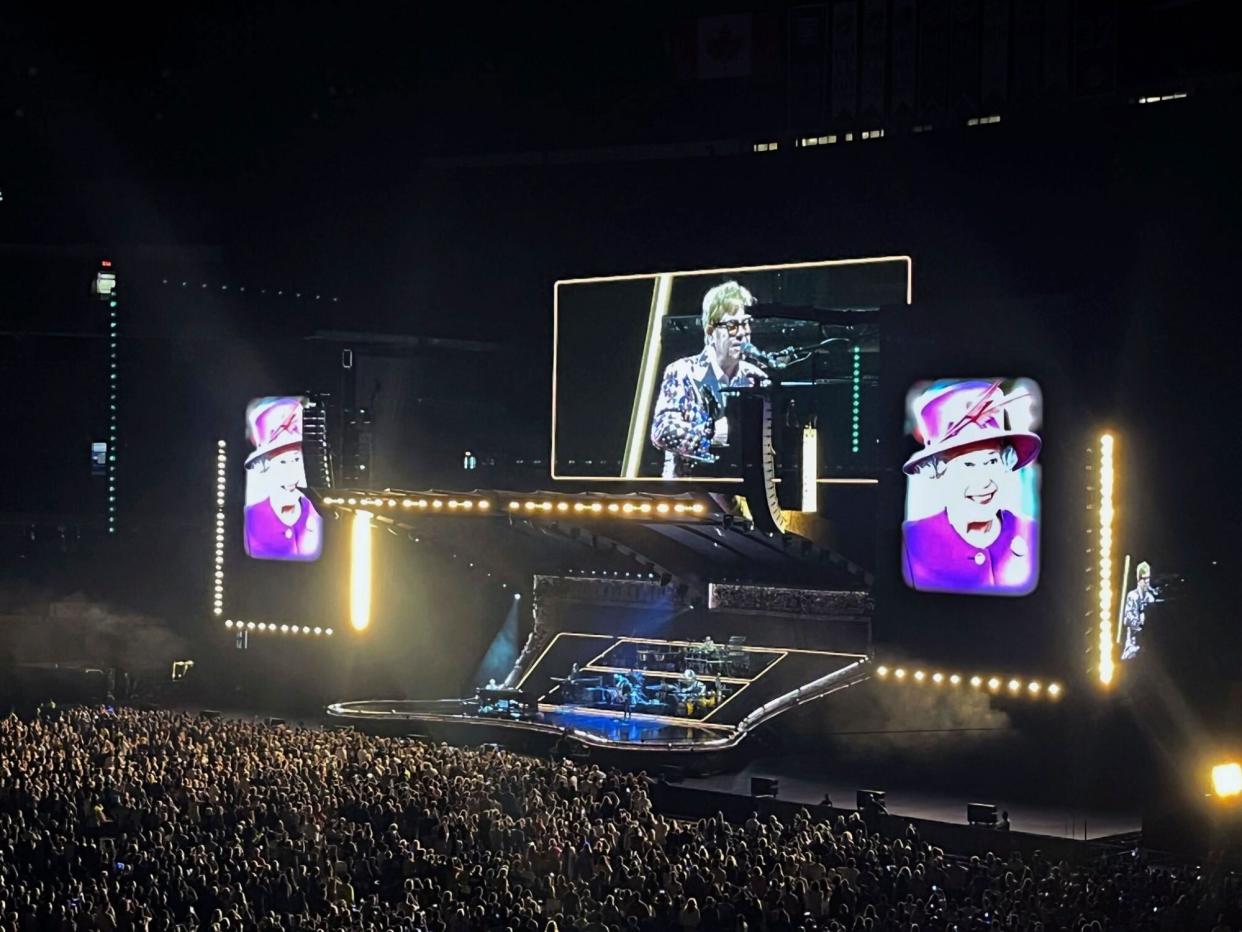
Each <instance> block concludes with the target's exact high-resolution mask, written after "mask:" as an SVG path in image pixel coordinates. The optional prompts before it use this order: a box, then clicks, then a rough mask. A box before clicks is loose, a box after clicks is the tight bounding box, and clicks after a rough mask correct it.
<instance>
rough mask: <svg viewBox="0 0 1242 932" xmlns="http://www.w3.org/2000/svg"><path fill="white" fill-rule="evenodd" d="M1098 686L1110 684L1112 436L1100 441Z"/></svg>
mask: <svg viewBox="0 0 1242 932" xmlns="http://www.w3.org/2000/svg"><path fill="white" fill-rule="evenodd" d="M1099 487H1100V512H1099V544H1100V567H1099V569H1100V576H1099V586H1098V588H1099V596H1100V623H1099V649H1100V665H1099V676H1100V683H1102V684H1103V685H1105V686H1108V685H1111V684H1112V682H1113V672H1114V666H1113V650H1114V647H1113V435H1112V434H1103V435H1101V437H1100V474H1099Z"/></svg>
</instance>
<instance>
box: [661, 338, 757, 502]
mask: <svg viewBox="0 0 1242 932" xmlns="http://www.w3.org/2000/svg"><path fill="white" fill-rule="evenodd" d="M767 381H768V377H767V375H766V374H765V373H764V371H763V370H762V369H760V368H759V367H758V366H756V365H754V364H752V363H749V362H746V361H745V360H743V361H742V362H740V363H739V364H738V367H737V372H735V373H734V374H733V378H732V379H729V380H728V381H727V382H726V381H722V380H721V379H720V378H719V377H718V376H717V375H716V370H715V368H714V367H713V366H712V362H711V357H710V356H709V354H708V350H707V348H706V347H705V348H704V349H703V352H701V353H699V354H698V355H697V356H686V357H684V358H683V359H678V360H675V361H674V362H671V363H669V365H668V367H667V368H666V369H665V370H664V379H663V381H662V382H661V383H660V392H659V395H658V396H657V398H656V406H655V414H654V415H653V416H652V418H651V443H652V445H653V446H655V447H656V448H657V449H659V450H663V451H664V472H663V476H664V478H666V479H671V478H674V477H679V476H688V475H690V472H691V469H692V468H693V466H694V464H695V463H696V462H711V461H712V459H713V457H712V453H711V447H712V441H713V439H714V438H715V435H716V420H717V419H718V418H721V417H723V416H724V397H723V396H722V394H721V389H722V388H753V387H757V386H760V385H765V384H767Z"/></svg>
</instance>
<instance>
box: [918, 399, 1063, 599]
mask: <svg viewBox="0 0 1242 932" xmlns="http://www.w3.org/2000/svg"><path fill="white" fill-rule="evenodd" d="M904 414H905V418H906V424H905V431H904V433H905V436H906V437H907V438H908V439H909V440H910V441H911V442H912V443H913V444H918V445H921V446H919V447H918V448H916V449H914V450H913V451H912V452H910V453H909V456H908V458H907V459H906V460H905V462H904V464H903V465H902V467H901V469H902V472H903V473H904V474H905V476H906V487H905V501H904V511H903V517H902V526H901V565H902V578H903V580H904V582H905V584H906V586H907V587H908V588H910V589H912V590H914V591H916V592H920V593H939V594H951V595H966V596H980V595H982V596H1010V597H1023V596H1028V595H1031V594H1032V593H1033V592H1035V590H1036V589H1037V588H1038V586H1039V577H1040V561H1041V555H1040V520H1041V509H1042V489H1041V469H1040V463H1039V457H1040V453H1041V450H1042V446H1043V440H1042V434H1041V433H1040V432H1041V431H1042V428H1043V415H1044V412H1043V391H1042V389H1041V388H1040V386H1039V383H1038V382H1036V381H1035V380H1034V379H1031V378H1027V377H1018V378H963V377H945V378H939V379H929V380H922V381H919V382H916V383H915V384H914V385H912V386H911V387H910V389H909V390H908V391H907V393H906V403H905V412H904Z"/></svg>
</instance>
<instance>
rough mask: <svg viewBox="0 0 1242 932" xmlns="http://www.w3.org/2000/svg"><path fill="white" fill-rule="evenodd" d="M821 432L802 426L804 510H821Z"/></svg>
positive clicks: (808, 426)
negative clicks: (818, 480) (819, 481)
mask: <svg viewBox="0 0 1242 932" xmlns="http://www.w3.org/2000/svg"><path fill="white" fill-rule="evenodd" d="M818 478H819V432H818V431H817V430H816V429H815V428H814V427H811V426H810V425H809V424H808V425H807V426H806V427H804V428H802V510H803V511H819V483H818V482H816V481H815V480H816V479H818Z"/></svg>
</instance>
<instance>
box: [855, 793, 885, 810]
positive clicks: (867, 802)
mask: <svg viewBox="0 0 1242 932" xmlns="http://www.w3.org/2000/svg"><path fill="white" fill-rule="evenodd" d="M884 796H885V793H884V790H859V791H858V792H857V793H856V794H855V796H854V799H855V802H856V803H857V805H858V809H859V810H860V811H861V810H864V809H873V808H875V807H877V806H879V807H883V806H884Z"/></svg>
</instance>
